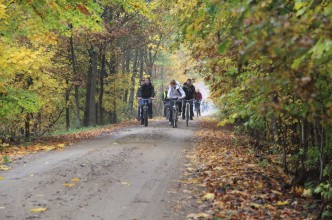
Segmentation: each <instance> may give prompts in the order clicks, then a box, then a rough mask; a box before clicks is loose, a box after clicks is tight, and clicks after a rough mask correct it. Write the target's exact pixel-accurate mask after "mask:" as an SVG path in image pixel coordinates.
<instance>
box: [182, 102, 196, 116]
mask: <svg viewBox="0 0 332 220" xmlns="http://www.w3.org/2000/svg"><path fill="white" fill-rule="evenodd" d="M186 101H187V100H185V102H184V106H183V113H182V117H183V118H184V117H185V116H186V104H187V103H186ZM189 104H190V118H192V117H194V104H193V101H191V102H189Z"/></svg>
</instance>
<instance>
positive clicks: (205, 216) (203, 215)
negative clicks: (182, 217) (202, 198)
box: [187, 212, 211, 219]
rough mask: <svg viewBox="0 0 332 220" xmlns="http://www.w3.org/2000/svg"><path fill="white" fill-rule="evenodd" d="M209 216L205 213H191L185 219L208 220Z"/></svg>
mask: <svg viewBox="0 0 332 220" xmlns="http://www.w3.org/2000/svg"><path fill="white" fill-rule="evenodd" d="M210 217H211V216H210V215H209V214H207V213H203V212H201V213H191V214H189V215H187V218H193V219H198V218H210Z"/></svg>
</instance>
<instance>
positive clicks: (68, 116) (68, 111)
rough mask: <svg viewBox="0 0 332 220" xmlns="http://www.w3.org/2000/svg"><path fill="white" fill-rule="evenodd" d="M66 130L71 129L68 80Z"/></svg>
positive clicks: (67, 82)
mask: <svg viewBox="0 0 332 220" xmlns="http://www.w3.org/2000/svg"><path fill="white" fill-rule="evenodd" d="M66 86H67V88H66V97H65V101H66V130H67V131H68V130H69V129H70V109H69V80H68V79H66Z"/></svg>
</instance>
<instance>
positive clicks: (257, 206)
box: [249, 202, 263, 209]
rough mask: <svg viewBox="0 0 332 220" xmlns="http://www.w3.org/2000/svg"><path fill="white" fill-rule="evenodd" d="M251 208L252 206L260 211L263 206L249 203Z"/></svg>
mask: <svg viewBox="0 0 332 220" xmlns="http://www.w3.org/2000/svg"><path fill="white" fill-rule="evenodd" d="M249 206H252V207H254V208H256V209H260V208H262V207H263V206H262V205H261V204H258V203H254V202H252V203H249Z"/></svg>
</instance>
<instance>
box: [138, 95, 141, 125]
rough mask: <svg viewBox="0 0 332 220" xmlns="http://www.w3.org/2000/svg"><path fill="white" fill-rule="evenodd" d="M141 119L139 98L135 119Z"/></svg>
mask: <svg viewBox="0 0 332 220" xmlns="http://www.w3.org/2000/svg"><path fill="white" fill-rule="evenodd" d="M140 120H141V100H139V101H138V108H137V121H140Z"/></svg>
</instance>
